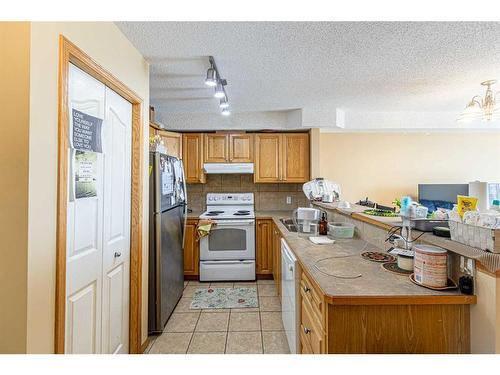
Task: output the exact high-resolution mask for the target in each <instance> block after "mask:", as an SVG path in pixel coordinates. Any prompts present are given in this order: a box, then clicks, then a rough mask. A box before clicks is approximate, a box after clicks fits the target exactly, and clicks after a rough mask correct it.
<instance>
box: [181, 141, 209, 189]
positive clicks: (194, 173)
mask: <svg viewBox="0 0 500 375" xmlns="http://www.w3.org/2000/svg"><path fill="white" fill-rule="evenodd" d="M182 154H183V162H184V173H185V174H186V182H187V183H188V184H193V183H194V184H196V183H205V173H204V172H203V134H201V133H184V134H183V136H182Z"/></svg>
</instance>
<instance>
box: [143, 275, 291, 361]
mask: <svg viewBox="0 0 500 375" xmlns="http://www.w3.org/2000/svg"><path fill="white" fill-rule="evenodd" d="M209 286H211V287H220V288H227V287H238V286H245V287H252V286H255V287H257V296H258V299H259V307H258V308H245V309H205V310H191V309H189V306H190V304H191V297H192V296H193V294H194V292H195V290H196V289H198V288H208V287H209ZM150 339H151V342H150V344H149V347H148V349H146V352H147V353H149V354H186V353H187V354H208V353H214V354H224V353H226V354H257V353H258V354H262V353H264V354H286V353H289V348H288V342H287V341H286V336H285V332H284V331H283V323H282V322H281V304H280V299H279V297H278V296H277V293H276V288H275V287H274V281H273V280H258V281H257V282H236V283H225V282H224V283H223V282H219V283H200V282H199V281H189V282H185V283H184V293H183V296H182V298H181V300H180V301H179V303H178V304H177V307H176V308H175V310H174V312H173V314H172V316H171V317H170V319H169V321H168V322H167V325H166V327H165V330H164V331H163V334H161V335H159V336H151V337H150Z"/></svg>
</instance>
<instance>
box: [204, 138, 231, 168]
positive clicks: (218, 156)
mask: <svg viewBox="0 0 500 375" xmlns="http://www.w3.org/2000/svg"><path fill="white" fill-rule="evenodd" d="M227 136H228V135H227V134H205V163H227V162H228V158H229V147H228V144H227Z"/></svg>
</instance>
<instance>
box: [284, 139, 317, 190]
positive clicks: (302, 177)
mask: <svg viewBox="0 0 500 375" xmlns="http://www.w3.org/2000/svg"><path fill="white" fill-rule="evenodd" d="M282 143H283V155H282V157H283V159H282V169H281V170H282V172H281V173H282V181H285V182H307V181H309V179H310V178H309V134H307V133H290V134H283V135H282Z"/></svg>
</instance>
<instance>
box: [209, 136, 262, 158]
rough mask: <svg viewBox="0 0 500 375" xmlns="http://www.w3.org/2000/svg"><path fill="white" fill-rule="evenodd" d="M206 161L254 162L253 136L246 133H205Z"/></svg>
mask: <svg viewBox="0 0 500 375" xmlns="http://www.w3.org/2000/svg"><path fill="white" fill-rule="evenodd" d="M204 162H205V163H252V162H253V136H252V134H246V133H234V134H232V133H231V134H230V133H207V134H205V159H204Z"/></svg>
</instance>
